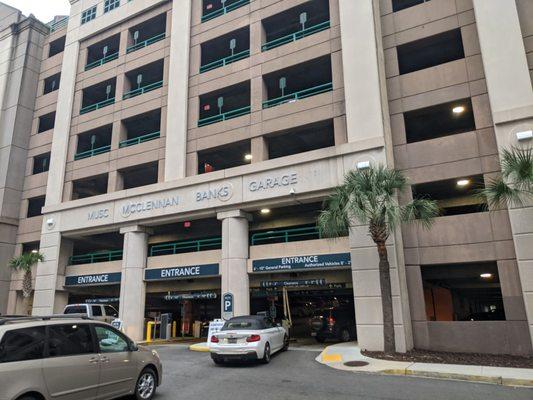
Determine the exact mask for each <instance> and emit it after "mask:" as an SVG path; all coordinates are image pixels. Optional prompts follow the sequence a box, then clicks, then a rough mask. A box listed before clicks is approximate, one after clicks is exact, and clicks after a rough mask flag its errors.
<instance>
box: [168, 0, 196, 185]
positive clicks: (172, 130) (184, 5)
mask: <svg viewBox="0 0 533 400" xmlns="http://www.w3.org/2000/svg"><path fill="white" fill-rule="evenodd" d="M171 37H172V40H171V42H170V64H169V71H172V73H170V74H169V78H168V109H169V110H171V111H170V112H169V113H167V120H166V124H167V130H166V131H167V142H166V146H165V181H171V180H175V179H180V178H185V176H186V169H187V116H188V97H189V54H190V37H191V2H190V1H181V0H174V2H173V7H172V31H171Z"/></svg>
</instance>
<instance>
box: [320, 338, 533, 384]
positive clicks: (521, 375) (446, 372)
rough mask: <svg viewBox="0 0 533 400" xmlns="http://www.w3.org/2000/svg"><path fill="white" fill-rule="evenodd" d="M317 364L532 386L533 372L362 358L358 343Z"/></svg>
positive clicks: (326, 354)
mask: <svg viewBox="0 0 533 400" xmlns="http://www.w3.org/2000/svg"><path fill="white" fill-rule="evenodd" d="M316 361H318V362H319V363H321V364H324V365H327V366H328V367H331V368H335V369H339V370H343V371H350V372H366V373H379V374H389V375H408V376H419V377H428V378H440V379H456V380H464V381H472V382H484V383H493V384H497V385H506V386H529V387H533V369H524V368H498V367H483V366H477V365H455V364H427V363H413V362H400V361H388V360H378V359H374V358H369V357H365V356H364V355H362V354H361V349H360V348H359V347H358V346H357V344H356V343H340V344H335V345H332V346H328V347H326V349H325V350H324V351H323V352H322V353H320V355H319V356H318V357H317V358H316ZM349 361H360V362H364V363H368V364H367V365H364V366H359V367H349V366H346V365H344V363H346V362H349Z"/></svg>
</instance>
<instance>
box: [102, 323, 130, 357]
mask: <svg viewBox="0 0 533 400" xmlns="http://www.w3.org/2000/svg"><path fill="white" fill-rule="evenodd" d="M94 330H95V331H96V338H97V340H98V344H99V346H100V352H101V353H119V352H122V351H128V349H129V346H128V341H127V340H126V339H125V338H124V336H122V334H120V333H119V332H118V331H116V330H115V329H112V328H108V327H105V326H100V325H97V326H95V327H94Z"/></svg>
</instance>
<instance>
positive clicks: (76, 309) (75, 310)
mask: <svg viewBox="0 0 533 400" xmlns="http://www.w3.org/2000/svg"><path fill="white" fill-rule="evenodd" d="M64 314H87V309H86V308H85V306H69V307H67V308H66V309H65V312H64Z"/></svg>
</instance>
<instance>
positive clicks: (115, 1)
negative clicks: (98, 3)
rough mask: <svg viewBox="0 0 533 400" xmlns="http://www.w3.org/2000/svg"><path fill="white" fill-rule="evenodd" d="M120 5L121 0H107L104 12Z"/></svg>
mask: <svg viewBox="0 0 533 400" xmlns="http://www.w3.org/2000/svg"><path fill="white" fill-rule="evenodd" d="M119 6H120V0H105V2H104V13H106V12H109V11H111V10H114V9H115V8H117V7H119Z"/></svg>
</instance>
